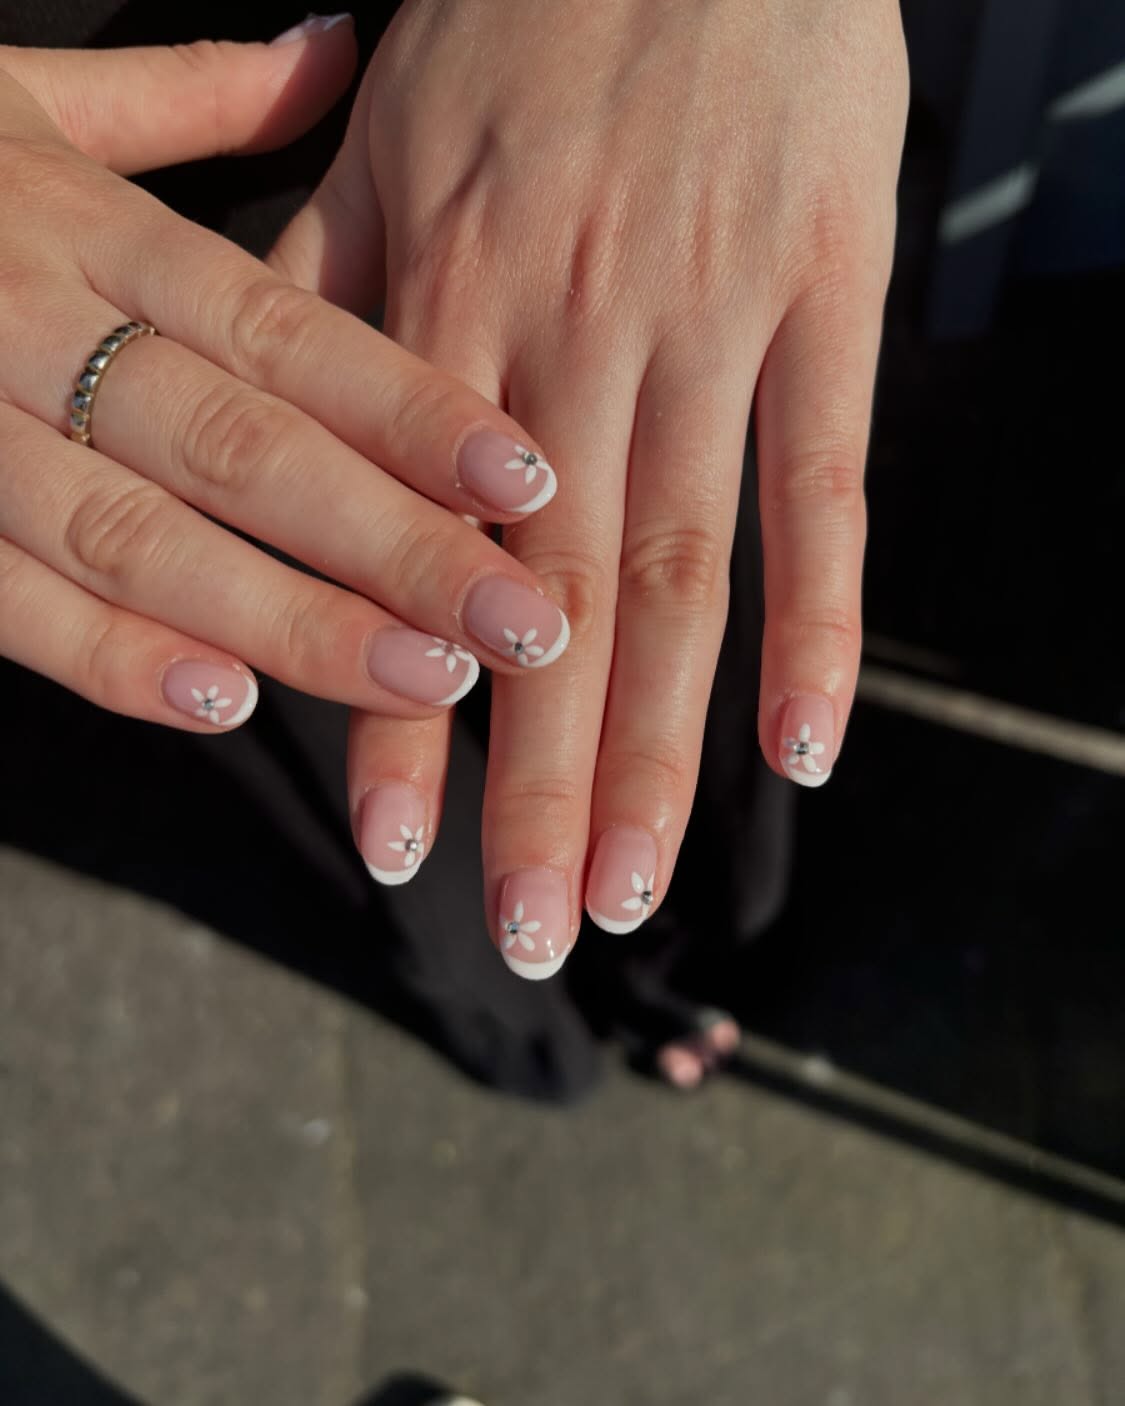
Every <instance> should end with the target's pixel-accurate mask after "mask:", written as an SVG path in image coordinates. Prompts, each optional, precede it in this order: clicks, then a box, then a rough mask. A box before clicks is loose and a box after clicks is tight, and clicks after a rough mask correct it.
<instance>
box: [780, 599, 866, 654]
mask: <svg viewBox="0 0 1125 1406" xmlns="http://www.w3.org/2000/svg"><path fill="white" fill-rule="evenodd" d="M784 637H785V639H786V641H787V643H789V644H794V643H795V644H798V645H799V644H801V643H802V642H808V643H810V644H812V645H813V646H814V647H815V649H816V650H817V651H818V653H822V654H823V653H828V654H831V655H832V656H833V657H836V658H841V657H843V658H850V657H852V656H854V655H858V654H859V651H860V647H861V644H862V640H863V627H862V625H861V622H860V618H859V613H858V611H852V610H848V609H846V608H845V607H843V606H841V607H838V608H834V607H831V606H828V605H825V604H823V603H821V604H819V605H817V606H815V607H811V608H809V609H807V610H802V609H798V610H796V611H795V612H794V614H793V616H792V618H791V619H789V620H787V621H786V622H785V627H784Z"/></svg>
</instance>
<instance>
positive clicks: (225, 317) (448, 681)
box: [0, 22, 566, 732]
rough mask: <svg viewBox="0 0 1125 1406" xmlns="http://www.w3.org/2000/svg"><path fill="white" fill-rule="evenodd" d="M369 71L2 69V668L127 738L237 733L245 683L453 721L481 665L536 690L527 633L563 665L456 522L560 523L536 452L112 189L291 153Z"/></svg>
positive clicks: (240, 54)
mask: <svg viewBox="0 0 1125 1406" xmlns="http://www.w3.org/2000/svg"><path fill="white" fill-rule="evenodd" d="M354 62H355V46H354V39H353V36H352V32H351V27H350V26H349V25H336V26H334V27H331V28H329V27H328V26H327V25H325V24H324V22H320V24H319V26H318V25H317V23H315V22H311V23H306V25H305V26H303V27H301V28H300V29H299V30H298V31H296V32H294V33H292V34H290V35H287V36H285V37H284V42H281V43H276V44H274V45H272V46H267V45H264V44H257V45H237V46H236V45H206V44H205V45H195V46H190V47H188V48H178V49H163V50H162V49H137V50H125V51H120V52H112V51H106V52H100V53H91V54H76V53H49V52H46V51H43V52H38V51H26V50H24V51H20V50H13V49H0V189H2V190H3V192H4V197H3V201H2V203H0V346H3V347H5V348H6V354H5V356H4V357H3V359H2V362H0V590H2V594H3V607H2V609H0V652H2V653H4V654H7V655H9V656H10V657H12V658H14V659H16V660H18V661H20V662H22V663H24V664H26V665H27V666H28V667H30V668H33V669H36V670H39V671H40V672H42V673H44V674H47V675H49V676H50V677H52V678H54V679H56V680H58V681H59V682H60V683H62V684H64V685H66V686H67V687H69V688H72V689H74V690H75V691H77V692H79V693H81V694H83V695H84V696H85V697H87V698H90V699H92V700H93V701H95V702H97V703H101V704H103V705H104V706H106V707H109V708H113V709H115V710H117V711H119V712H122V713H127V714H131V715H133V716H135V717H141V718H147V719H150V720H152V721H155V722H161V723H167V724H170V725H173V726H178V727H184V728H189V729H194V730H196V731H204V732H206V731H215V730H216V729H217V728H218V727H224V728H225V727H231V726H234V725H236V724H237V723H239V722H241V721H243V720H244V719H245V718H246V717H247V716H248V715H249V713H250V711H251V709H252V708H253V705H254V701H255V699H256V697H257V688H256V685H255V683H254V678H253V675H252V674H251V673H250V672H249V671H248V670H247V668H246V667H245V664H244V662H243V661H246V662H248V663H249V664H251V665H256V666H259V667H261V668H264V669H266V670H268V671H269V672H270V673H272V674H274V675H275V676H276V677H278V678H280V679H282V680H283V681H284V682H286V683H288V684H290V685H291V686H293V687H294V688H298V689H302V690H305V691H308V692H310V693H315V694H319V695H320V696H322V697H325V698H331V699H335V700H338V701H341V702H345V703H350V704H353V705H357V706H362V707H364V708H365V709H368V710H371V711H372V712H374V713H381V714H385V715H391V716H399V717H405V718H414V719H417V718H432V717H434V716H436V715H437V714H438V713H439V711H440V710H441V709H443V708H446V707H448V706H449V704H450V703H451V702H452V701H453V700H454V699H455V698H456V697H458V696H460V695H461V694H463V693H464V692H465V691H466V690H467V689H468V688H469V687H470V686H471V685H472V683H473V681H474V680H475V678H476V677H477V673H478V664H477V660H476V657H475V652H482V653H483V655H484V657H485V658H486V660H487V661H488V662H489V663H491V664H492V665H493V666H494V667H496V668H499V669H501V670H505V669H506V670H508V671H509V672H511V673H515V672H517V671H518V669H519V664H518V662H517V661H516V660H515V659H514V658H513V657H512V655H511V652H510V650H509V648H508V641H507V639H506V637H505V634H504V627H505V626H507V625H509V624H514V625H516V627H517V628H518V629H519V630H521V631H522V632H524V633H526V632H527V631H528V630H529V629H537V630H538V631H539V638H540V640H541V641H542V642H543V644H544V645H545V646H547V648H546V649H545V651H544V652H543V653H542V654H540V655H539V656H538V657H537V659H536V661H535V662H536V663H538V664H546V663H549V662H550V661H551V660H552V659H553V658H554V657H555V656H557V654H559V653H561V651H562V649H563V647H564V646H565V643H566V621H565V618H564V617H563V616H562V614H561V612H560V611H559V610H558V608H557V607H556V606H555V605H553V604H552V603H551V602H550V601H549V600H547V599H546V597H545V596H544V595H543V594H542V592H541V591H540V590H539V589H538V583H537V582H536V579H535V577H534V576H533V575H532V574H531V572H530V571H529V570H527V569H526V568H524V567H522V566H520V565H519V564H517V563H515V562H514V561H512V560H511V558H509V557H508V556H507V555H506V554H505V553H504V552H503V551H501V549H500V548H499V547H498V546H496V545H494V544H493V543H491V542H490V541H488V540H487V539H486V538H485V537H483V536H482V535H481V534H480V533H479V532H476V531H474V530H473V528H472V527H471V526H469V525H468V524H466V523H465V522H464V521H462V520H461V519H460V517H459V516H458V514H470V513H471V514H476V515H478V516H486V517H489V518H491V519H493V520H497V521H503V522H510V521H512V520H514V519H515V518H517V517H519V516H521V515H524V514H526V513H527V512H530V511H533V510H534V508H535V507H536V506H537V505H538V504H539V503H541V502H545V501H546V500H547V499H548V498H549V497H550V494H551V491H552V490H553V487H554V477H553V474H552V473H551V472H550V470H549V468H547V467H546V465H545V464H544V463H541V462H538V461H537V460H536V459H535V456H534V453H533V451H532V450H531V449H530V448H527V449H526V452H525V453H524V454H517V450H516V445H517V444H520V445H523V446H529V445H530V443H531V442H530V440H528V438H527V436H526V435H524V434H523V432H522V431H521V430H519V429H518V428H517V427H515V426H514V425H513V424H512V423H511V422H510V421H509V420H508V419H507V417H506V416H504V415H502V414H501V413H500V412H499V411H498V410H496V408H495V407H494V406H492V405H490V404H489V403H487V402H486V401H484V400H482V399H481V398H480V397H479V396H477V395H475V394H474V393H473V392H471V391H469V390H467V389H466V388H465V387H464V386H462V385H460V384H459V383H457V382H456V381H454V380H453V379H452V377H450V376H449V375H447V374H445V373H441V372H435V371H433V370H431V368H429V367H427V366H426V365H424V364H423V363H422V362H420V361H419V360H417V358H415V357H413V356H411V355H409V354H408V353H406V352H404V351H402V350H401V349H400V348H399V347H396V346H395V345H394V344H393V343H391V342H390V341H388V340H387V339H386V338H384V337H381V336H379V335H378V334H377V333H376V332H374V331H372V330H371V329H370V328H369V327H367V326H365V325H364V324H363V323H361V322H359V321H357V320H356V319H354V318H352V317H349V316H348V315H347V314H345V313H342V312H340V311H338V310H336V309H334V308H332V307H330V306H329V305H327V304H325V303H323V302H321V301H320V300H319V299H317V298H315V297H313V296H311V295H310V294H308V293H306V292H303V291H301V290H299V289H296V288H293V287H291V286H289V285H287V284H285V283H284V282H283V281H282V280H281V279H279V278H278V277H276V275H273V274H271V273H270V272H269V270H268V269H266V268H265V266H264V265H262V264H261V263H259V262H258V261H257V260H255V259H253V258H251V257H250V256H249V255H248V254H245V253H243V252H242V251H240V250H239V249H237V248H235V247H234V246H233V245H231V244H229V243H227V241H225V240H223V239H221V238H219V237H218V236H216V235H212V234H209V233H208V232H206V231H204V230H202V229H200V228H198V227H197V226H194V225H192V224H190V223H189V222H188V221H186V220H183V219H180V218H179V217H178V216H176V215H174V214H173V213H172V212H171V211H169V210H167V209H166V208H165V207H163V206H162V205H160V204H159V203H158V202H157V201H156V200H154V199H152V198H151V197H150V196H149V195H147V194H145V193H144V192H143V191H141V190H139V189H138V188H136V187H135V186H132V185H130V184H128V183H127V182H126V181H124V180H122V179H121V178H120V176H119V175H117V174H114V172H115V171H116V172H124V171H134V170H137V169H140V168H143V167H148V166H152V165H155V164H159V163H161V162H165V161H180V160H184V159H187V158H189V157H197V156H201V155H206V154H208V153H211V152H217V151H227V150H253V149H257V148H260V147H265V146H271V145H277V144H279V143H283V142H285V141H288V140H289V139H291V138H292V137H293V136H295V135H296V134H297V133H298V132H300V131H301V130H303V129H304V128H305V127H307V126H309V125H310V124H311V123H312V122H313V121H315V120H316V119H317V118H318V117H319V116H320V115H321V114H322V113H323V112H324V111H325V109H326V108H327V107H328V106H329V105H330V103H331V102H332V100H333V99H334V98H335V97H336V96H337V95H338V94H339V92H340V91H341V89H342V88H343V86H344V85H345V83H346V82H347V79H348V77H349V74H350V73H351V71H352V68H353V67H354ZM130 319H142V320H145V321H151V322H152V323H154V324H155V325H156V326H157V327H158V328H159V329H160V331H161V333H162V334H163V335H161V336H159V337H156V338H152V337H145V338H143V339H138V340H136V342H135V344H134V343H133V342H128V343H126V344H125V345H124V346H123V347H121V349H120V351H119V352H118V353H117V354H116V355H115V356H114V359H113V360H112V361H111V362H110V363H109V364H108V365H107V366H105V367H104V368H103V371H102V374H101V377H100V380H99V382H98V385H97V387H96V400H95V402H94V404H93V406H92V408H91V412H90V413H91V414H92V420H91V422H90V425H91V430H92V434H93V446H94V447H93V448H90V447H86V446H85V445H82V444H78V443H72V442H70V441H69V439H68V438H66V437H64V436H65V432H66V430H67V428H68V412H69V410H70V406H71V397H72V395H74V393H75V383H76V381H77V380H78V377H79V374H80V373H81V372H82V371H83V361H84V358H85V357H86V356H88V355H89V354H90V353H91V352H92V351H93V349H94V348H95V347H96V346H97V345H98V343H99V341H100V340H101V339H102V338H105V337H106V336H107V334H109V333H110V332H111V330H112V329H113V328H114V327H116V326H118V325H119V324H123V323H125V322H127V321H128V320H130ZM110 345H112V344H110ZM91 379H97V377H96V376H92V378H91ZM90 389H91V385H90V384H89V381H88V383H87V385H86V387H85V390H87V391H88V390H90ZM75 404H76V407H77V409H76V411H75V414H77V416H78V419H79V420H81V419H82V417H83V415H84V414H85V410H84V409H83V408H82V407H84V406H85V404H86V396H85V394H79V396H78V397H77V399H76V402H75ZM60 431H61V432H62V433H60ZM513 460H516V461H517V469H516V470H515V471H513V470H511V469H508V468H506V467H505V465H506V464H508V463H510V462H512V461H513ZM528 461H530V462H528ZM375 463H378V464H379V465H380V466H381V467H378V468H377V467H374V464H375ZM439 503H440V504H443V505H444V506H438V505H439ZM450 509H452V510H453V511H450ZM214 519H218V520H220V521H215V520H214ZM221 523H222V524H229V526H230V527H233V528H235V529H238V531H239V532H244V533H247V534H250V535H252V536H254V537H256V538H258V539H260V540H262V541H265V542H268V543H272V544H273V545H275V546H277V547H279V548H281V549H282V550H283V551H284V552H286V553H288V554H289V556H290V557H293V558H296V559H298V560H299V561H301V562H304V563H307V564H309V565H311V566H313V567H315V568H316V569H317V571H318V572H319V573H321V577H322V578H323V577H327V578H331V580H332V581H336V582H341V583H343V585H344V586H345V587H348V588H350V589H342V588H341V587H339V586H337V585H334V584H331V583H330V581H329V580H326V579H318V578H314V577H312V576H309V575H307V574H305V573H303V572H300V571H297V570H295V569H293V568H291V567H290V566H288V565H284V564H283V563H282V562H280V561H278V560H276V559H275V558H274V557H273V556H271V555H267V554H266V553H264V552H262V551H260V550H259V549H258V548H256V547H255V546H253V545H251V544H250V543H248V542H247V541H245V540H244V539H243V538H242V537H240V536H238V535H236V533H235V532H232V531H229V530H228V528H227V527H226V526H223V525H220V524H221ZM374 602H378V604H375V603H374Z"/></svg>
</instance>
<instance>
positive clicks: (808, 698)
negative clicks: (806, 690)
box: [778, 694, 836, 786]
mask: <svg viewBox="0 0 1125 1406" xmlns="http://www.w3.org/2000/svg"><path fill="white" fill-rule="evenodd" d="M835 725H836V718H835V713H834V711H833V708H832V704H831V703H829V701H828V699H827V698H820V697H818V696H817V695H816V694H802V695H801V696H799V697H797V698H791V699H790V700H789V702H788V703H787V704H786V705H785V707H784V709H783V710H782V713H781V747H780V751H779V753H778V755H779V757H780V760H781V765H782V767H783V769H784V771H785V775H786V776H788V777H789V779H790V781H795V782H796V783H797V785H798V786H823V785H824V783H825V782H826V781H827V780H828V778H829V777H830V776H831V775H832V763H833V762H834V760H835V744H834V740H833V732H834V731H835Z"/></svg>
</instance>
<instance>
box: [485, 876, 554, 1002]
mask: <svg viewBox="0 0 1125 1406" xmlns="http://www.w3.org/2000/svg"><path fill="white" fill-rule="evenodd" d="M497 938H498V941H499V944H500V955H501V956H502V957H503V958H504V960H505V962H507V964H508V966H509V967H510V968H511V969H512V971H514V972H515V973H516V975H517V976H522V977H526V978H527V980H528V981H542V980H543V978H544V977H548V976H554V974H555V973H556V972H557V971H558V970H559V968H560V967H561V966H562V964H563V963H564V962H565V961H566V959H567V955H568V953H569V952H570V949H571V946H572V945H573V944H572V941H571V936H570V901H569V895H568V893H567V885H566V879H565V878H564V877H563V875H562V874H556V873H555V871H554V870H553V869H520V870H518V871H517V872H516V873H514V874H509V875H508V876H507V878H506V879H505V880H504V882H503V883H502V884H501V885H500V916H499V919H498V928H497Z"/></svg>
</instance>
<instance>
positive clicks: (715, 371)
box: [586, 345, 757, 933]
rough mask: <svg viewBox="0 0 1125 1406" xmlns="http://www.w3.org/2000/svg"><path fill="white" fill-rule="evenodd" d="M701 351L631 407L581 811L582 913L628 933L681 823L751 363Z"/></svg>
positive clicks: (651, 895) (657, 364)
mask: <svg viewBox="0 0 1125 1406" xmlns="http://www.w3.org/2000/svg"><path fill="white" fill-rule="evenodd" d="M749 360H750V363H751V364H750V365H749V366H747V364H746V362H747V357H746V354H745V352H744V353H743V354H742V355H741V356H740V355H739V354H737V353H736V352H733V351H732V354H731V355H729V356H724V357H721V358H718V357H717V358H715V359H714V360H713V361H709V360H708V358H707V357H706V356H701V355H700V354H699V348H697V347H695V346H692V345H689V346H687V347H684V348H683V350H682V352H680V353H676V354H672V353H664V354H661V355H659V356H658V358H657V359H656V360H655V361H654V362H653V364H652V365H651V366H650V367H649V370H648V374H647V375H646V376H645V381H644V389H643V391H642V393H641V398H640V401H639V403H638V407H637V425H636V431H635V433H634V437H633V451H632V458H631V463H630V469H629V497H628V506H627V511H626V518H625V532H624V538H623V542H622V549H621V568H620V580H619V588H618V598H617V627H616V635H615V640H614V649H613V667H612V675H611V682H610V689H609V698H608V702H607V706H606V713H605V721H604V724H603V728H602V736H601V749H600V753H599V756H598V764H597V776H596V780H595V784H594V794H593V800H592V806H591V828H592V832H593V858H592V860H591V865H590V873H589V877H588V880H587V886H586V909H587V912H588V913H589V914H590V917H591V918H592V919H593V921H594V922H595V923H596V924H597V925H598V926H599V927H601V928H603V929H605V930H606V931H607V932H613V933H624V932H631V931H632V930H633V929H634V928H637V927H639V926H640V924H641V923H642V922H643V921H644V920H645V918H647V917H648V916H649V914H650V913H652V912H654V911H655V909H656V908H657V907H659V904H660V901H661V898H662V896H663V894H664V893H665V892H666V890H667V887H668V883H669V880H670V878H671V874H672V869H673V866H674V864H675V861H676V855H677V853H678V851H679V847H680V842H681V840H682V838H683V834H684V830H685V828H686V826H687V820H688V815H689V814H690V811H691V804H692V798H693V796H694V793H695V784H696V780H697V777H698V773H699V757H700V751H701V749H702V745H703V728H704V723H705V721H706V717H707V704H708V701H709V699H710V695H711V683H712V680H713V678H714V674H715V666H716V663H717V661H718V655H719V646H720V644H721V643H722V636H723V628H724V624H725V622H726V613H727V595H728V573H729V563H730V552H731V539H732V536H733V530H734V522H735V516H736V512H737V506H738V491H739V480H740V476H741V474H740V471H741V466H742V458H743V453H744V449H745V442H746V429H747V424H748V420H749V413H750V392H749V389H748V387H749V386H751V385H752V384H753V378H754V372H755V371H756V368H757V359H756V358H754V357H753V354H752V352H751V354H750V356H749Z"/></svg>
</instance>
